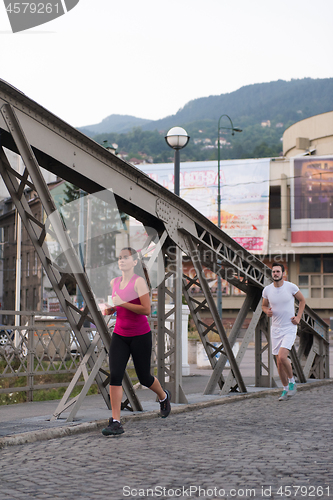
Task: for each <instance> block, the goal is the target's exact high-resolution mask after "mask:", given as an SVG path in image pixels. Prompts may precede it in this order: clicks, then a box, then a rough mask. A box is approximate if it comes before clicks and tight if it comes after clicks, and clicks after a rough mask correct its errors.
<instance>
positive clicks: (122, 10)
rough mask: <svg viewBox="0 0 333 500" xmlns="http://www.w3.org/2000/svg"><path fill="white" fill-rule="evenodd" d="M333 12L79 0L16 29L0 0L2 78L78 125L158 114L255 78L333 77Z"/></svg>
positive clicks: (319, 3) (290, 1)
mask: <svg viewBox="0 0 333 500" xmlns="http://www.w3.org/2000/svg"><path fill="white" fill-rule="evenodd" d="M59 2H62V3H64V0H59ZM19 3H22V2H19ZM332 19H333V2H332V0H316V2H314V1H313V0H237V1H235V2H232V1H230V0H229V1H227V0H205V1H202V0H168V1H167V2H165V1H162V0H140V1H139V0H79V2H78V4H77V5H76V6H75V7H74V8H72V9H71V10H70V11H68V12H67V13H66V14H64V15H62V16H60V17H58V18H57V19H54V20H53V21H50V22H48V23H46V24H43V25H40V26H37V27H35V28H31V29H29V30H26V31H22V32H19V33H12V31H11V26H10V23H9V20H8V17H7V13H6V9H5V5H4V2H3V0H0V47H1V56H0V78H1V79H3V80H5V81H7V82H8V83H10V84H11V85H13V86H14V87H17V88H18V89H19V90H21V91H22V92H24V93H25V94H26V95H27V96H28V97H30V98H31V99H33V100H34V101H36V102H38V103H39V104H41V105H42V106H44V107H45V108H47V109H48V110H49V111H51V112H52V113H54V114H55V115H57V116H59V117H60V118H61V119H63V120H64V121H66V122H67V123H69V124H70V125H72V126H74V127H79V126H84V125H91V124H95V123H99V122H100V121H102V120H103V119H104V118H106V117H107V116H109V115H111V114H123V115H133V116H136V117H139V118H147V119H151V120H157V119H160V118H164V117H166V116H169V115H173V114H175V113H176V112H177V111H178V110H179V109H180V108H182V107H183V106H184V105H185V104H186V103H187V102H189V101H190V100H192V99H196V98H200V97H207V96H209V95H220V94H225V93H230V92H233V91H235V90H237V89H239V88H241V87H243V86H245V85H252V84H255V83H263V82H270V81H276V80H279V79H281V80H287V81H289V80H291V79H298V78H305V77H310V78H330V77H332V76H333V64H332V56H331V48H332V34H331V33H332ZM221 113H223V109H221ZM175 125H181V124H179V123H175Z"/></svg>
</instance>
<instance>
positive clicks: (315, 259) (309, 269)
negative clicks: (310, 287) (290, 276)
mask: <svg viewBox="0 0 333 500" xmlns="http://www.w3.org/2000/svg"><path fill="white" fill-rule="evenodd" d="M320 271H321V255H301V256H300V258H299V272H300V274H301V273H320Z"/></svg>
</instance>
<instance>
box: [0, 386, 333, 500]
mask: <svg viewBox="0 0 333 500" xmlns="http://www.w3.org/2000/svg"><path fill="white" fill-rule="evenodd" d="M308 387H310V385H308V386H307V388H308ZM302 388H304V386H303V387H302ZM260 396H261V397H249V398H247V399H236V400H235V398H234V397H233V399H232V400H229V403H228V404H216V405H214V406H210V407H206V408H204V407H200V405H198V406H197V409H196V410H195V411H189V412H183V413H177V412H176V411H175V412H174V413H172V414H171V415H170V416H169V417H168V418H167V419H165V420H162V419H160V418H138V417H133V418H131V419H129V420H128V421H127V422H126V423H125V425H124V427H125V434H123V435H122V436H117V437H109V438H106V437H104V436H102V434H101V432H100V429H95V430H92V431H90V432H87V433H84V434H78V435H74V436H66V437H62V438H57V439H52V440H48V441H40V442H36V443H31V444H25V445H19V446H11V447H6V448H4V449H2V450H1V451H0V456H1V467H0V500H14V499H15V500H21V499H24V500H31V499H43V500H57V499H66V500H67V499H68V500H72V499H75V500H87V499H89V500H98V499H112V500H113V499H116V500H117V499H124V498H130V499H133V498H139V497H145V498H151V499H152V498H163V499H168V498H172V499H175V498H191V497H192V498H196V497H198V498H205V499H206V498H225V499H227V498H228V499H229V498H237V499H240V498H242V499H244V498H252V499H256V500H257V499H264V498H271V499H272V498H273V499H286V498H289V499H290V498H291V499H292V498H303V499H304V498H306V499H319V498H321V499H328V498H333V441H332V400H333V384H328V385H323V386H320V387H316V386H315V385H312V386H311V388H310V389H308V390H300V391H299V392H298V393H297V394H296V395H295V396H294V397H293V398H290V399H289V400H288V401H286V402H279V401H278V399H277V394H275V393H274V394H264V393H261V394H260ZM240 398H242V396H241V397H240Z"/></svg>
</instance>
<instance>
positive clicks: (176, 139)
mask: <svg viewBox="0 0 333 500" xmlns="http://www.w3.org/2000/svg"><path fill="white" fill-rule="evenodd" d="M165 140H166V142H167V144H168V146H170V148H172V149H174V150H175V163H174V184H175V187H174V192H175V194H177V195H178V196H179V192H180V153H179V151H180V150H181V149H183V148H185V146H186V145H187V144H188V141H189V140H190V137H189V136H188V135H187V132H186V130H184V129H183V128H182V127H173V128H171V129H170V130H169V132H168V133H167V135H166V136H165Z"/></svg>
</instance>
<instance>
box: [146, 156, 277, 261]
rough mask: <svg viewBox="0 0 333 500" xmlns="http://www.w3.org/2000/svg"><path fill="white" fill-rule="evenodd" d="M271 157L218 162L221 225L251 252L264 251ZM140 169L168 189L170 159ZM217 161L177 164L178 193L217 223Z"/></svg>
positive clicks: (171, 177) (171, 172)
mask: <svg viewBox="0 0 333 500" xmlns="http://www.w3.org/2000/svg"><path fill="white" fill-rule="evenodd" d="M269 166H270V160H269V159H267V158H264V159H253V160H252V159H250V160H248V159H247V160H230V161H221V162H220V182H221V184H220V185H221V229H222V230H223V231H224V232H225V233H227V234H228V235H229V236H231V237H232V238H233V239H234V240H236V241H237V242H238V243H239V244H240V245H242V246H243V247H244V248H246V249H247V250H248V251H250V252H252V253H254V254H260V255H263V254H265V253H267V242H268V203H269ZM140 169H141V170H143V172H145V173H146V174H148V175H149V177H151V178H152V179H154V180H155V181H156V182H158V183H159V184H161V185H162V186H164V187H165V188H167V189H170V191H173V189H174V165H173V163H161V164H143V165H140ZM217 194H218V164H217V161H200V162H186V163H181V165H180V196H181V198H183V199H184V200H186V201H187V202H188V203H190V204H191V205H192V206H193V207H194V208H195V209H196V210H198V211H199V212H201V213H202V214H203V215H204V216H205V217H207V218H208V219H210V220H211V221H212V222H213V223H214V224H217V215H218V205H217Z"/></svg>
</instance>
